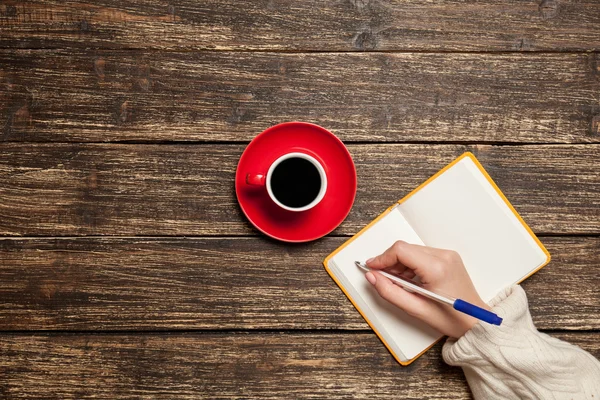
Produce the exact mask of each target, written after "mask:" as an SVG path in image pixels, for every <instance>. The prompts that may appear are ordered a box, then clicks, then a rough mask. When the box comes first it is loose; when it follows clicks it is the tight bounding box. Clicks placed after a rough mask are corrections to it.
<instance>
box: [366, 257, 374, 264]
mask: <svg viewBox="0 0 600 400" xmlns="http://www.w3.org/2000/svg"><path fill="white" fill-rule="evenodd" d="M374 259H375V257H371V258H369V259H368V260H367V261H366V262H365V263H366V264H370V263H372V262H373V260H374Z"/></svg>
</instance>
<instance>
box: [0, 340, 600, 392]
mask: <svg viewBox="0 0 600 400" xmlns="http://www.w3.org/2000/svg"><path fill="white" fill-rule="evenodd" d="M553 336H556V337H557V338H559V339H562V340H566V341H569V342H571V343H573V344H576V345H579V346H581V347H582V348H583V349H584V350H586V351H589V352H591V353H592V354H593V355H594V356H596V357H598V356H600V345H599V343H600V341H599V340H598V337H599V334H598V333H567V334H565V333H563V334H553ZM0 369H1V370H2V384H0V394H2V395H4V397H5V398H20V399H47V398H77V399H88V398H94V399H100V398H107V399H133V398H135V399H151V398H156V397H157V396H158V397H160V398H166V399H239V398H261V399H262V398H267V399H275V398H289V395H290V393H293V397H294V398H295V399H304V398H311V399H314V398H328V399H330V398H331V399H342V398H345V399H347V398H353V399H389V398H394V399H417V398H418V399H440V400H441V399H453V400H454V399H469V398H471V397H470V393H469V389H468V387H467V384H466V381H465V379H464V376H463V374H462V371H461V370H460V368H452V367H449V366H447V365H445V364H444V363H443V361H442V359H441V343H440V344H438V345H436V346H435V347H434V348H433V349H431V350H429V351H428V352H427V353H425V355H423V356H422V357H421V358H419V359H418V360H417V361H415V362H414V363H413V364H411V365H410V366H408V367H401V366H400V365H399V364H398V363H396V361H394V360H393V359H392V357H391V356H390V355H389V353H388V352H387V350H386V349H385V348H384V346H383V345H382V344H381V342H380V341H379V340H378V339H377V338H376V336H375V335H374V334H371V333H369V334H360V335H352V334H337V335H327V334H324V335H323V334H321V335H319V334H310V335H297V334H228V335H219V334H217V335H215V334H213V335H202V334H200V335H196V334H185V335H142V336H139V335H130V336H112V335H106V336H105V335H101V336H96V335H84V336H29V337H28V336H12V335H10V336H1V337H0Z"/></svg>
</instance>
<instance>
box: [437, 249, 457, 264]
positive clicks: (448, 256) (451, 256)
mask: <svg viewBox="0 0 600 400" xmlns="http://www.w3.org/2000/svg"><path fill="white" fill-rule="evenodd" d="M442 257H443V259H444V260H445V261H446V262H448V263H455V262H457V261H461V259H460V255H459V254H458V253H457V252H456V251H454V250H447V251H445V252H444V253H443V255H442Z"/></svg>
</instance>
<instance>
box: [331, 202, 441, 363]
mask: <svg viewBox="0 0 600 400" xmlns="http://www.w3.org/2000/svg"><path fill="white" fill-rule="evenodd" d="M399 239H402V240H404V241H406V242H408V243H414V244H423V242H422V241H421V239H420V238H419V236H418V235H417V234H416V233H415V231H414V230H413V229H412V228H411V227H410V225H408V223H407V222H406V220H405V219H404V218H403V217H402V215H401V214H400V212H399V211H398V207H396V208H394V209H393V210H392V211H390V212H389V213H388V214H387V215H385V216H384V217H382V218H381V219H380V220H379V221H377V222H376V223H375V225H373V226H371V227H370V228H369V229H367V230H366V231H365V232H363V233H362V234H361V235H360V236H358V237H357V238H356V239H355V240H354V241H352V242H351V243H350V244H348V246H346V247H345V248H344V249H342V250H341V251H340V252H339V253H337V254H336V255H335V256H333V258H332V259H331V261H333V262H334V263H335V265H336V266H337V268H338V269H339V270H340V271H342V272H343V274H344V276H345V278H346V279H347V280H348V281H349V282H350V284H351V285H352V286H353V287H354V289H355V290H356V291H357V292H358V293H359V295H360V296H361V298H362V300H363V301H364V302H365V303H366V305H367V307H368V308H369V309H370V310H371V312H373V314H374V315H376V316H377V321H371V322H372V323H373V324H374V325H376V328H377V330H385V331H386V332H387V334H388V335H389V336H390V337H392V338H394V339H395V340H396V342H397V343H398V347H399V348H400V349H401V351H402V353H403V355H404V357H406V358H407V359H412V358H414V357H416V356H417V355H418V354H419V353H421V352H422V351H423V350H425V349H426V348H427V347H429V346H430V345H431V344H432V343H433V342H435V341H436V340H437V339H439V338H440V336H441V334H440V333H439V332H437V331H436V330H434V329H432V328H430V327H429V326H427V325H426V324H424V323H422V322H420V321H419V320H417V319H415V318H413V317H410V316H409V315H407V314H406V313H404V312H403V311H402V310H400V309H398V308H396V307H395V306H392V305H391V304H389V303H388V302H387V301H385V300H383V299H382V298H381V297H380V296H379V294H378V293H377V292H376V291H375V289H374V288H373V287H372V286H371V284H370V283H369V282H367V280H366V279H365V273H364V272H363V271H362V270H360V269H359V268H358V267H357V266H356V265H354V261H365V260H367V259H369V258H371V257H373V256H376V255H379V254H381V253H383V252H384V251H385V250H386V249H387V248H388V247H390V246H391V245H392V244H394V242H395V241H396V240H399ZM362 311H363V313H366V312H367V310H362Z"/></svg>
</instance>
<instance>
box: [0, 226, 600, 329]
mask: <svg viewBox="0 0 600 400" xmlns="http://www.w3.org/2000/svg"><path fill="white" fill-rule="evenodd" d="M344 240H345V238H326V239H323V240H320V241H317V242H314V243H310V244H306V245H297V246H290V245H286V244H282V243H278V242H275V241H271V240H267V239H263V238H231V239H225V238H214V239H184V238H173V239H152V238H146V239H144V238H104V239H102V238H76V239H75V238H73V239H66V238H65V239H1V240H0V282H3V284H2V287H1V288H0V327H1V329H3V330H86V331H89V330H121V331H122V330H181V329H215V330H219V329H299V330H305V329H351V330H356V329H359V330H360V329H368V325H367V324H366V323H365V322H364V320H363V319H362V317H361V316H360V315H359V314H358V312H357V311H356V310H355V309H354V308H353V306H352V305H351V304H350V302H349V301H348V300H347V298H346V297H345V296H344V294H343V293H342V291H341V290H340V289H339V288H338V287H337V285H336V284H335V283H334V282H333V280H332V279H331V278H330V277H329V276H328V275H327V272H326V271H325V269H324V268H323V266H322V264H321V263H322V261H323V259H324V258H325V257H326V256H327V255H328V254H329V253H330V252H331V251H333V250H334V249H336V248H337V247H338V246H340V245H341V244H342V243H343V241H344ZM542 240H543V242H544V243H545V244H546V245H547V247H548V249H549V251H550V253H551V254H552V256H553V261H552V263H551V264H550V265H549V266H547V267H545V268H543V269H542V270H541V271H539V272H538V273H537V274H535V275H534V276H532V277H531V278H529V279H528V280H527V281H526V282H525V283H524V284H523V286H524V288H525V290H526V291H527V293H528V296H529V301H530V309H531V313H532V315H533V318H534V322H535V324H536V326H537V327H538V328H542V329H568V330H582V329H600V319H599V318H598V313H597V311H598V310H597V307H598V304H600V273H599V272H600V267H599V266H600V238H597V237H596V238H591V237H588V238H580V237H572V238H569V237H556V238H555V237H552V238H542ZM573 277H577V279H574V278H573ZM556 299H560V301H556Z"/></svg>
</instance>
